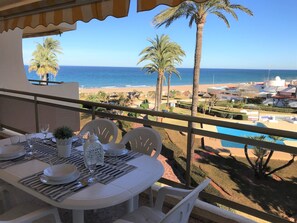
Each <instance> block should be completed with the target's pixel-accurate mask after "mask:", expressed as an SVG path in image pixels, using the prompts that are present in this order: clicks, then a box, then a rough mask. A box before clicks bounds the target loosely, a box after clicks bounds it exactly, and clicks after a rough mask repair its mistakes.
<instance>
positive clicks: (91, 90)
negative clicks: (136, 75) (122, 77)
mask: <svg viewBox="0 0 297 223" xmlns="http://www.w3.org/2000/svg"><path fill="white" fill-rule="evenodd" d="M238 85H239V83H235V84H234V83H233V84H232V83H227V84H201V85H200V86H199V91H202V92H206V91H207V88H209V87H222V86H226V87H236V86H238ZM170 89H171V90H177V91H190V92H192V85H181V86H171V87H170ZM134 90H137V91H142V92H143V93H147V92H149V91H155V90H156V88H155V87H123V88H79V93H87V94H91V93H97V92H98V91H104V92H106V93H112V92H131V91H134ZM166 90H167V86H164V87H163V91H166Z"/></svg>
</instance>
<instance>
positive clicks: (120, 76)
mask: <svg viewBox="0 0 297 223" xmlns="http://www.w3.org/2000/svg"><path fill="white" fill-rule="evenodd" d="M24 68H25V72H26V75H27V78H28V79H37V80H38V79H39V77H38V76H37V74H36V73H35V72H31V73H29V72H28V65H25V67H24ZM177 70H178V71H179V72H180V76H181V79H179V78H178V77H177V76H176V75H174V74H173V75H172V79H171V85H172V86H180V85H192V83H193V82H192V81H193V80H192V77H193V68H178V69H177ZM50 76H51V77H50V80H52V81H63V82H78V83H79V87H81V88H119V87H134V88H135V87H151V86H155V85H156V80H157V74H150V75H149V74H146V73H145V72H144V71H142V70H141V68H139V67H96V66H60V70H59V72H58V74H57V76H56V78H53V77H52V75H50ZM276 76H279V77H280V78H281V79H285V80H286V81H291V80H296V79H297V70H273V69H271V70H268V69H219V68H201V72H200V82H199V83H200V84H227V83H249V82H263V81H267V80H272V79H274V78H275V77H276ZM165 85H167V82H165Z"/></svg>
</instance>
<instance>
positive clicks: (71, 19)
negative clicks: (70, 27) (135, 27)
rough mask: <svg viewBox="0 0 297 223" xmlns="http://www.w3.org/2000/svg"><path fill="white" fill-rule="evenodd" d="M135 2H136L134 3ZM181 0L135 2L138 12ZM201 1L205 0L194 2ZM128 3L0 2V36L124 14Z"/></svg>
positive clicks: (113, 0) (120, 0)
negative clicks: (22, 30) (19, 29)
mask: <svg viewBox="0 0 297 223" xmlns="http://www.w3.org/2000/svg"><path fill="white" fill-rule="evenodd" d="M135 1H136V0H135ZM184 1H185V0H138V5H137V9H138V11H146V10H151V9H153V8H154V7H156V6H158V5H161V4H164V5H168V6H177V5H178V4H180V3H181V2H184ZM194 1H196V2H198V3H199V2H205V1H207V0H194ZM129 5H130V0H0V33H2V32H3V31H8V30H13V29H15V28H17V27H18V28H21V29H24V28H25V27H31V28H35V27H37V26H39V25H42V26H44V27H47V26H48V25H50V24H52V25H59V24H61V23H68V24H74V23H75V22H77V21H83V22H88V21H90V20H91V19H99V20H104V19H105V18H106V17H107V16H114V17H117V18H120V17H125V16H127V15H128V11H129Z"/></svg>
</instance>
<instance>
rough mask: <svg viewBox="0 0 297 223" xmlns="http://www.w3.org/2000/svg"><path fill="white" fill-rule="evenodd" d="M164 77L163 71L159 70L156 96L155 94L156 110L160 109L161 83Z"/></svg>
mask: <svg viewBox="0 0 297 223" xmlns="http://www.w3.org/2000/svg"><path fill="white" fill-rule="evenodd" d="M162 78H163V74H162V72H159V74H158V78H157V85H156V96H155V108H156V109H155V110H156V111H160V104H161V101H160V99H161V97H160V94H161V85H162Z"/></svg>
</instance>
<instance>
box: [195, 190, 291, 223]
mask: <svg viewBox="0 0 297 223" xmlns="http://www.w3.org/2000/svg"><path fill="white" fill-rule="evenodd" d="M199 197H200V198H203V199H205V200H207V201H208V202H210V203H219V204H222V205H225V206H227V207H230V208H233V209H236V210H239V211H241V212H244V213H247V214H249V215H252V216H255V217H258V218H261V219H263V220H266V221H270V222H273V223H289V221H287V220H285V219H283V218H281V217H278V216H276V215H273V214H269V213H266V212H263V211H259V210H257V209H253V208H251V207H248V206H244V205H243V204H240V203H236V202H234V201H231V200H228V199H225V198H222V197H218V196H216V195H213V194H209V193H207V192H204V191H202V192H201V193H200V194H199Z"/></svg>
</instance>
